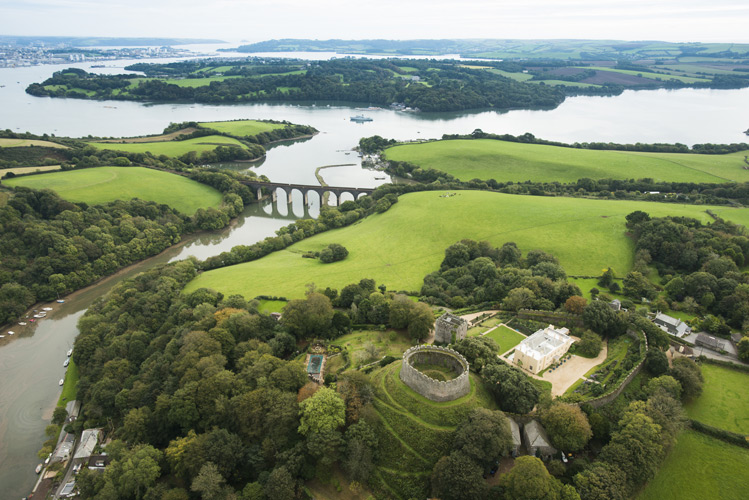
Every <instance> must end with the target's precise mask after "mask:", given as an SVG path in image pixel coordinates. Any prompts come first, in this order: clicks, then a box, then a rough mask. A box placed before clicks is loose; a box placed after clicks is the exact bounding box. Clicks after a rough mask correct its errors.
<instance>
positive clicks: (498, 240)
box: [186, 191, 749, 298]
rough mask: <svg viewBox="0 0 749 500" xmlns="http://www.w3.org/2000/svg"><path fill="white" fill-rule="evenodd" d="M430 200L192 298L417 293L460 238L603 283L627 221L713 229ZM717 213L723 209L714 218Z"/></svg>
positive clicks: (625, 259) (550, 205)
mask: <svg viewBox="0 0 749 500" xmlns="http://www.w3.org/2000/svg"><path fill="white" fill-rule="evenodd" d="M442 194H443V193H441V192H437V191H428V192H420V193H412V194H408V195H404V196H401V198H400V201H399V202H398V203H396V204H395V205H394V206H393V207H392V208H391V209H390V210H388V211H387V212H385V213H383V214H377V215H373V216H371V217H369V218H367V219H366V220H364V221H362V222H360V223H357V224H354V225H352V226H349V227H345V228H341V229H336V230H333V231H327V232H325V233H322V234H319V235H316V236H314V237H312V238H309V239H306V240H303V241H300V242H299V243H296V244H294V245H292V246H290V247H288V248H286V249H285V250H282V251H278V252H274V253H273V254H271V255H268V256H266V257H264V258H262V259H259V260H256V261H254V262H248V263H244V264H239V265H236V266H231V267H226V268H222V269H216V270H214V271H210V272H206V273H203V274H201V275H200V276H199V277H198V278H196V279H195V280H193V281H192V282H191V283H189V284H188V286H187V288H186V290H187V291H190V290H195V289H196V288H200V287H208V288H213V289H216V290H218V291H221V292H222V293H224V294H225V295H231V294H235V293H238V294H243V295H244V296H245V297H249V298H251V297H256V296H258V295H283V296H285V297H289V298H297V297H302V296H303V295H304V290H305V286H306V284H307V283H310V282H313V283H315V284H316V285H317V286H319V287H322V288H325V287H326V286H330V287H333V288H338V289H340V288H342V287H343V286H345V285H347V284H349V283H353V282H358V281H359V280H360V279H362V278H372V279H375V280H376V281H377V282H378V283H383V284H385V285H387V287H388V289H390V290H419V289H420V288H421V285H422V282H423V278H424V276H426V275H427V274H428V273H430V272H433V271H435V270H436V269H438V268H439V265H440V262H442V259H443V258H444V252H445V248H447V247H448V246H449V245H452V244H453V243H455V242H457V241H460V240H461V239H464V238H472V239H474V240H487V241H489V242H491V243H492V244H494V245H502V244H503V243H505V242H507V241H514V242H516V243H517V244H518V246H519V248H520V249H521V250H522V251H523V252H524V253H525V252H527V251H529V250H532V249H541V250H544V251H547V252H551V253H553V254H554V255H556V256H557V258H558V259H559V260H560V262H561V264H562V265H563V266H564V268H565V270H566V271H567V273H568V274H573V275H592V276H595V275H599V274H600V273H601V271H602V269H605V268H606V267H608V266H612V267H613V268H614V269H616V270H617V272H618V273H620V274H624V273H626V272H627V271H628V270H629V269H630V268H631V267H632V264H633V256H634V246H633V243H632V240H631V239H630V238H628V237H627V236H626V234H625V230H626V228H625V225H624V224H625V219H624V218H625V216H626V215H627V214H629V213H631V212H633V211H635V210H643V211H646V212H648V213H650V215H652V216H665V215H680V216H688V217H695V218H697V219H700V220H702V221H703V222H707V221H709V220H710V217H709V216H708V215H707V214H706V213H705V212H704V211H705V210H706V209H711V208H713V209H715V207H709V206H696V205H675V204H664V203H652V202H636V201H613V200H589V199H577V198H561V197H560V198H546V197H533V196H513V195H507V194H498V193H491V192H485V191H458V192H457V195H456V196H451V197H443V196H441V195H442ZM716 210H717V209H716ZM746 212H749V210H748V209H726V210H725V211H724V213H723V214H724V216H725V217H727V218H729V219H732V218H733V216H734V215H736V216H738V217H739V218H745V217H747V213H746ZM331 243H342V244H344V245H345V246H346V248H347V249H348V251H349V255H348V257H347V258H346V259H345V260H343V261H340V262H335V263H333V264H323V263H321V262H320V261H319V260H317V259H304V258H302V255H303V254H304V253H305V252H308V251H320V250H322V249H323V248H324V247H326V246H327V245H329V244H331Z"/></svg>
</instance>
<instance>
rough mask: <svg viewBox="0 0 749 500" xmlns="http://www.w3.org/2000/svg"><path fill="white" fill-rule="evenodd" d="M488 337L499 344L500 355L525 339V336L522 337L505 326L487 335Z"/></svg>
mask: <svg viewBox="0 0 749 500" xmlns="http://www.w3.org/2000/svg"><path fill="white" fill-rule="evenodd" d="M486 336H487V337H489V338H491V339H493V340H494V341H495V342H496V343H497V344H499V352H500V353H505V352H507V351H509V350H510V349H512V348H513V347H515V346H516V345H518V344H519V343H520V342H522V341H523V339H525V336H524V335H521V334H520V333H518V332H516V331H515V330H513V329H512V328H508V327H506V326H504V325H502V326H500V327H497V328H496V329H494V330H492V331H491V332H489V333H487V334H486Z"/></svg>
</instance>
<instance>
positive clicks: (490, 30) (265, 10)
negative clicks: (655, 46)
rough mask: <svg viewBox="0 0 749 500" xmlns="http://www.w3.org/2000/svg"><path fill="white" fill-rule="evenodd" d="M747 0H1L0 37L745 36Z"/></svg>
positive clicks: (747, 31)
mask: <svg viewBox="0 0 749 500" xmlns="http://www.w3.org/2000/svg"><path fill="white" fill-rule="evenodd" d="M748 25H749V2H747V0H710V1H707V0H626V1H625V0H376V1H373V0H314V1H313V0H0V35H37V36H38V35H48V36H51V35H59V36H115V37H116V36H127V37H179V38H215V39H221V40H225V41H230V42H239V41H249V42H257V41H262V40H269V39H277V38H314V39H330V38H344V39H364V38H386V39H400V40H406V39H415V38H525V39H548V38H576V39H607V40H663V41H673V42H740V43H749V29H747V26H748Z"/></svg>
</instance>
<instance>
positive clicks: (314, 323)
mask: <svg viewBox="0 0 749 500" xmlns="http://www.w3.org/2000/svg"><path fill="white" fill-rule="evenodd" d="M333 315H334V311H333V305H332V304H331V303H330V299H329V298H328V297H326V296H325V295H323V294H321V293H316V292H313V293H310V294H309V295H308V296H307V298H306V299H296V300H292V301H291V302H289V303H288V304H286V306H285V307H284V308H283V316H282V317H281V322H282V323H283V325H284V326H285V327H287V328H288V329H289V330H290V331H291V333H293V334H294V335H296V336H297V337H301V338H307V337H314V336H321V337H326V336H327V335H328V333H329V331H330V327H331V322H332V320H333Z"/></svg>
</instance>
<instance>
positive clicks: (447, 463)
mask: <svg viewBox="0 0 749 500" xmlns="http://www.w3.org/2000/svg"><path fill="white" fill-rule="evenodd" d="M481 473H482V471H481V467H480V466H479V465H478V464H477V463H476V462H474V461H473V460H471V459H470V458H469V457H467V456H466V455H464V454H463V453H460V452H459V451H453V452H452V453H450V454H449V455H447V456H444V457H442V458H440V459H439V461H438V462H437V463H436V464H435V466H434V469H433V471H432V496H435V497H438V498H440V499H441V500H463V499H466V498H477V499H480V498H483V497H484V496H485V495H486V492H487V490H488V487H487V485H486V483H485V482H484V480H483V478H482V477H481Z"/></svg>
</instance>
